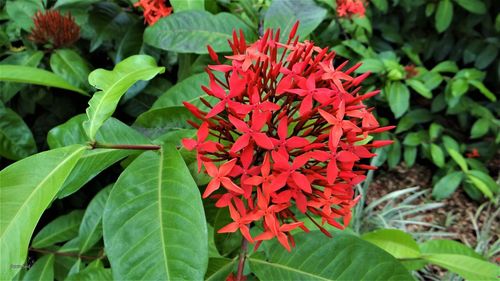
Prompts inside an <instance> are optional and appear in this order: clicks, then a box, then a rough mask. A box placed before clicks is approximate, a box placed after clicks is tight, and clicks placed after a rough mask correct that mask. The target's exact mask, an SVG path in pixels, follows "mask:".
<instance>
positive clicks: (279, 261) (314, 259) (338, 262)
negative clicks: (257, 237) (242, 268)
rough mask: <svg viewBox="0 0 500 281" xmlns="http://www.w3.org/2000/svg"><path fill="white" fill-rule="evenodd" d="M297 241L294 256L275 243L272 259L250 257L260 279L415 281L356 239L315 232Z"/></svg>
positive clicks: (384, 255)
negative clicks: (331, 236) (328, 235)
mask: <svg viewBox="0 0 500 281" xmlns="http://www.w3.org/2000/svg"><path fill="white" fill-rule="evenodd" d="M294 239H295V243H296V247H295V248H294V249H293V254H290V253H289V252H288V251H287V250H286V249H284V248H283V247H282V246H281V245H280V244H279V243H273V245H272V246H271V247H270V248H269V250H268V256H269V257H268V260H262V259H256V258H252V257H250V258H249V261H250V266H251V268H252V271H253V272H254V273H255V275H257V277H258V278H259V280H262V281H266V280H321V281H326V280H400V281H402V280H413V279H412V277H411V275H410V274H409V273H408V271H407V270H406V269H405V268H404V266H403V265H402V264H401V263H399V262H398V261H397V260H396V259H395V258H394V257H392V256H391V255H390V254H388V253H386V252H385V251H383V250H382V249H380V248H378V247H377V246H374V245H372V244H370V243H369V242H366V241H363V240H361V239H360V238H357V237H355V236H351V235H345V234H340V235H337V236H335V237H334V238H328V237H326V236H324V235H323V234H322V233H321V232H319V231H313V232H310V233H299V234H297V235H294Z"/></svg>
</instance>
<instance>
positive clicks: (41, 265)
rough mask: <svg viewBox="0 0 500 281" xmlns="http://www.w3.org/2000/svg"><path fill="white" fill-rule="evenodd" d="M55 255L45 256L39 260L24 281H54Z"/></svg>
mask: <svg viewBox="0 0 500 281" xmlns="http://www.w3.org/2000/svg"><path fill="white" fill-rule="evenodd" d="M54 259H55V258H54V255H52V254H50V255H45V256H43V257H41V258H40V259H38V260H37V261H36V262H35V264H34V265H33V266H32V267H31V268H30V269H29V270H28V272H27V273H26V274H25V275H24V277H23V280H24V281H35V280H40V281H46V280H54Z"/></svg>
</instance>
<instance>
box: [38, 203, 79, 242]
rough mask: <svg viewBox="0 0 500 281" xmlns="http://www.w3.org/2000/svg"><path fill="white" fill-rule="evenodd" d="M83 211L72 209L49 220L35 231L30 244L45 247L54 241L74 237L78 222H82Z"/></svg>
mask: <svg viewBox="0 0 500 281" xmlns="http://www.w3.org/2000/svg"><path fill="white" fill-rule="evenodd" d="M83 213H84V211H83V210H74V211H72V212H71V213H69V214H66V215H62V216H60V217H58V218H56V219H55V220H53V221H51V222H50V223H48V224H47V225H45V226H44V227H43V228H42V230H40V231H39V232H38V233H37V235H36V236H35V238H33V241H32V242H31V246H32V247H35V248H46V247H47V246H51V245H54V244H55V243H59V242H64V241H68V240H71V239H72V238H74V237H76V236H77V234H78V228H80V223H81V222H82V218H83Z"/></svg>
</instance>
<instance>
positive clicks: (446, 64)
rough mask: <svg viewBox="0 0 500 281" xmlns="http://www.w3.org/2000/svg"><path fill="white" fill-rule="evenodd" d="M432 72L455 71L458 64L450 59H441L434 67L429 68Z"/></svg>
mask: <svg viewBox="0 0 500 281" xmlns="http://www.w3.org/2000/svg"><path fill="white" fill-rule="evenodd" d="M431 71H432V72H439V73H440V72H451V73H457V72H458V66H457V63H456V62H454V61H451V60H447V61H443V62H440V63H438V64H437V65H436V66H434V68H432V69H431Z"/></svg>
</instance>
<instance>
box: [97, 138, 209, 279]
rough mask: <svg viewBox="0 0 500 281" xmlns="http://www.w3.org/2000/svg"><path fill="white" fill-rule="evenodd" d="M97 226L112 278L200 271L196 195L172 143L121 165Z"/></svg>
mask: <svg viewBox="0 0 500 281" xmlns="http://www.w3.org/2000/svg"><path fill="white" fill-rule="evenodd" d="M103 227H104V243H105V246H106V253H107V255H108V257H109V260H110V262H111V266H112V268H113V277H114V278H115V279H133V280H151V279H169V280H171V279H183V280H186V279H189V280H200V279H202V278H203V276H204V274H205V270H206V267H207V263H208V241H207V226H206V221H205V216H204V211H203V206H202V203H201V196H200V193H199V190H198V188H197V186H196V184H195V183H194V181H193V179H192V178H191V176H190V175H189V171H188V169H187V167H186V165H185V164H184V161H183V160H182V158H181V156H180V154H179V153H178V152H177V151H176V150H175V148H173V147H168V146H167V147H165V148H164V151H160V152H159V153H158V152H152V151H150V152H145V153H143V154H142V155H141V156H139V157H138V158H137V159H136V160H134V162H132V163H131V164H130V165H129V166H128V167H127V169H125V171H124V172H123V173H122V174H121V176H120V178H119V179H118V181H117V182H116V184H115V185H114V187H113V190H112V191H111V194H110V196H109V199H108V201H107V203H106V208H105V210H104V216H103ZM146 261H147V265H148V266H133V265H137V264H139V263H145V262H146Z"/></svg>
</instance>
